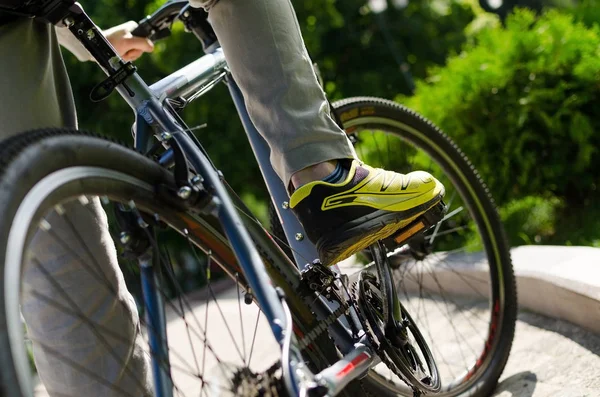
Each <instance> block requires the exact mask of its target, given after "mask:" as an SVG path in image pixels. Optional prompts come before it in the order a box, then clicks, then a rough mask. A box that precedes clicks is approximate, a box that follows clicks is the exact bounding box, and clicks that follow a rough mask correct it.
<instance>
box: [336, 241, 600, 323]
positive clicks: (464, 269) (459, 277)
mask: <svg viewBox="0 0 600 397" xmlns="http://www.w3.org/2000/svg"><path fill="white" fill-rule="evenodd" d="M511 256H512V261H513V268H514V271H515V277H516V282H517V294H518V301H519V307H520V309H521V310H523V309H525V310H529V311H532V312H535V313H539V314H542V315H545V316H548V317H551V318H555V319H560V320H566V321H569V322H571V323H573V324H576V325H578V326H580V327H582V328H585V329H587V330H589V331H592V332H594V333H596V334H599V335H600V249H599V248H591V247H566V246H521V247H516V248H513V249H512V250H511ZM438 264H439V266H438ZM428 266H429V269H430V270H432V271H433V273H434V276H431V275H428V274H427V272H425V273H421V274H419V284H417V283H416V282H415V281H411V279H410V278H409V277H405V281H404V286H405V288H406V289H407V290H409V291H414V292H418V290H419V285H422V286H423V287H425V288H426V289H427V290H428V291H431V292H437V291H440V290H441V289H443V292H444V293H446V294H452V295H459V296H464V297H482V296H483V297H485V296H486V295H487V294H488V291H489V288H488V277H489V276H488V274H487V263H486V258H485V256H484V255H483V253H469V254H462V253H461V254H452V255H442V256H441V257H440V258H439V260H438V261H437V262H436V261H435V260H433V259H432V261H431V262H429V263H428ZM341 269H342V271H343V272H344V273H348V274H353V275H356V272H357V270H359V269H360V267H356V265H352V264H348V263H346V264H342V266H341ZM428 271H429V270H428ZM350 277H351V279H353V278H354V277H352V276H350ZM413 280H414V278H413ZM465 280H470V281H469V282H468V288H465V285H466V284H465Z"/></svg>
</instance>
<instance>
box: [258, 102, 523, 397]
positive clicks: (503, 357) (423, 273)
mask: <svg viewBox="0 0 600 397" xmlns="http://www.w3.org/2000/svg"><path fill="white" fill-rule="evenodd" d="M333 110H334V113H335V115H336V117H337V119H338V121H339V123H340V124H341V126H342V127H343V129H344V130H345V132H346V133H347V135H348V137H349V138H350V140H351V141H352V143H353V145H354V148H355V150H356V153H357V155H358V157H359V158H360V159H361V160H362V161H364V162H365V163H367V164H369V165H371V166H374V167H381V168H384V169H387V170H393V171H397V172H401V173H408V172H410V171H413V170H424V171H428V172H429V173H431V174H432V175H433V176H435V177H436V178H437V179H439V180H440V181H441V182H442V183H443V184H444V186H445V188H446V196H445V198H444V201H445V202H446V204H448V207H449V208H448V212H447V215H446V216H445V217H444V218H443V220H442V221H441V222H440V223H439V224H438V225H437V226H436V227H434V228H432V229H430V230H429V231H427V232H426V233H425V235H424V236H422V237H421V238H418V239H412V240H411V241H410V243H409V244H403V245H401V246H399V245H398V244H397V243H395V242H394V240H393V239H388V240H387V241H385V245H386V247H387V249H388V261H389V262H390V263H391V264H392V267H393V278H394V281H395V283H396V288H397V293H398V295H399V299H400V302H401V304H402V305H403V307H404V308H405V309H406V310H407V311H408V313H410V316H411V317H412V319H413V320H414V323H415V326H416V327H417V328H418V330H419V331H420V332H421V333H422V334H423V336H424V338H425V340H426V342H427V345H428V346H429V348H430V349H431V351H432V353H433V357H434V359H435V362H436V363H437V366H438V367H439V372H440V377H441V384H442V389H441V392H440V393H439V394H436V396H437V395H441V396H445V397H450V396H452V397H454V396H464V397H466V396H475V397H484V396H487V395H489V394H490V393H491V392H492V390H493V389H494V388H495V386H496V383H497V381H498V378H499V377H500V375H501V374H502V371H503V369H504V366H505V365H506V361H507V360H508V356H509V353H510V347H511V344H512V340H513V336H514V328H515V321H516V312H517V296H516V286H515V280H514V274H513V269H512V264H511V259H510V253H509V247H508V244H507V242H506V239H505V235H504V230H503V227H502V223H501V222H500V219H499V217H498V214H497V212H496V208H495V205H494V202H493V200H492V198H491V196H490V194H489V192H488V190H487V188H486V186H485V184H484V183H483V181H482V180H481V178H480V177H479V175H478V174H477V171H476V170H475V168H474V167H473V165H472V164H471V163H470V162H469V160H468V159H467V157H466V156H465V154H463V153H462V152H461V151H460V149H459V148H458V147H457V146H456V144H454V143H453V142H452V140H451V139H450V138H449V137H448V136H446V135H445V134H444V133H443V132H441V131H440V130H439V129H438V128H436V127H435V126H434V125H433V124H432V123H430V122H429V121H427V120H425V119H424V118H422V117H421V116H419V115H418V114H416V113H415V112H413V111H411V110H409V109H407V108H405V107H403V106H401V105H399V104H397V103H394V102H392V101H388V100H384V99H379V98H366V97H365V98H363V97H359V98H349V99H345V100H341V101H338V102H335V103H334V104H333ZM270 214H271V229H272V230H273V233H274V234H275V235H276V236H278V240H279V241H286V240H285V235H284V233H283V229H282V227H281V225H280V224H279V222H278V218H277V215H276V214H275V210H274V208H271V212H270ZM283 248H284V250H285V249H286V248H287V252H288V254H289V247H283ZM372 260H373V258H372V257H371V256H370V254H369V252H367V251H365V252H363V253H360V254H358V255H355V256H354V257H353V258H350V259H349V260H346V261H344V263H341V264H340V265H341V267H342V270H343V271H344V272H347V273H348V274H351V273H353V272H355V273H354V276H355V277H352V276H351V277H350V279H351V280H355V279H356V275H357V274H358V272H359V271H360V270H362V269H364V267H365V266H368V265H369V264H371V266H372V263H371V262H372ZM354 285H355V286H356V284H354ZM363 385H364V389H365V390H368V391H369V392H372V393H373V394H383V395H398V394H399V395H405V396H412V394H413V391H412V390H411V389H410V388H409V387H408V386H407V385H406V384H404V382H402V381H401V380H400V378H399V377H398V376H396V375H395V374H394V373H393V371H391V370H390V369H389V368H387V367H386V366H385V365H384V364H380V365H379V366H378V367H376V368H375V369H373V370H371V371H370V372H369V374H368V375H367V377H365V378H364V379H363Z"/></svg>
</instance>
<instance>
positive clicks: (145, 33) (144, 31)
mask: <svg viewBox="0 0 600 397" xmlns="http://www.w3.org/2000/svg"><path fill="white" fill-rule="evenodd" d="M152 33H153V29H152V26H151V25H150V23H149V22H148V18H144V19H142V20H141V21H140V22H139V23H138V26H137V27H136V28H135V29H133V30H132V31H131V34H132V35H134V36H137V37H145V38H147V39H149V38H151V36H152Z"/></svg>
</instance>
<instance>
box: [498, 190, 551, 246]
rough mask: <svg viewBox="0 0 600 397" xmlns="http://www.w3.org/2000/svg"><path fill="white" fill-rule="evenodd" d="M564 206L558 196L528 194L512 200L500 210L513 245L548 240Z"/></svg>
mask: <svg viewBox="0 0 600 397" xmlns="http://www.w3.org/2000/svg"><path fill="white" fill-rule="evenodd" d="M561 208H562V203H561V201H560V200H559V199H558V198H556V197H551V198H544V197H539V196H527V197H524V198H522V199H516V200H513V201H510V202H509V203H508V204H506V205H505V206H504V207H503V208H502V209H501V210H500V217H501V218H502V222H503V223H504V227H505V229H506V232H507V234H508V236H509V240H510V241H509V242H510V244H511V245H513V246H514V245H522V244H536V243H537V244H539V243H544V242H547V241H548V239H549V238H551V237H552V236H553V235H554V234H555V232H556V230H555V225H556V219H557V217H558V215H559V211H560V209H561Z"/></svg>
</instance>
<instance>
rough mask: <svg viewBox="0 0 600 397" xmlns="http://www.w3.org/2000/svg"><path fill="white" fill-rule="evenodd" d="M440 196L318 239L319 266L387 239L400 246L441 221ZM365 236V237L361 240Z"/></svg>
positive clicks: (382, 213)
mask: <svg viewBox="0 0 600 397" xmlns="http://www.w3.org/2000/svg"><path fill="white" fill-rule="evenodd" d="M443 196H444V192H443V191H442V192H441V193H440V194H439V195H438V196H436V197H435V198H433V199H431V200H429V201H428V202H426V203H424V204H421V205H419V206H417V207H414V208H412V209H411V210H410V211H404V212H392V213H390V212H389V211H383V210H382V211H377V212H375V213H373V214H370V215H367V216H365V217H362V218H359V219H355V220H353V221H352V222H349V223H347V224H346V225H344V226H342V227H341V228H339V229H337V230H335V231H334V232H331V233H329V234H327V235H325V236H323V237H321V239H319V241H317V250H318V252H319V257H320V259H321V263H322V264H324V265H326V266H330V265H333V264H336V263H338V262H341V261H343V260H344V259H346V258H348V257H350V256H352V255H353V254H355V253H356V252H359V251H362V250H363V249H365V248H367V247H369V246H370V245H373V244H374V243H376V242H377V241H379V240H384V239H386V238H388V237H390V236H393V239H394V241H395V242H396V243H398V244H403V243H404V242H406V241H407V240H408V239H410V238H411V237H413V236H415V235H416V234H417V233H419V232H423V231H425V230H427V229H428V228H429V227H431V226H432V225H434V224H436V223H437V222H439V221H440V220H441V219H442V217H443V216H444V213H445V211H446V206H445V205H444V203H443V202H442V198H443ZM438 204H439V205H438ZM365 235H366V236H367V237H362V236H365Z"/></svg>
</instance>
